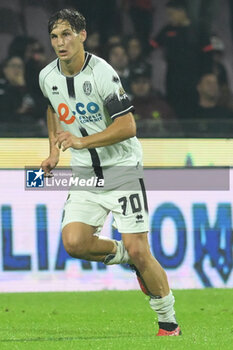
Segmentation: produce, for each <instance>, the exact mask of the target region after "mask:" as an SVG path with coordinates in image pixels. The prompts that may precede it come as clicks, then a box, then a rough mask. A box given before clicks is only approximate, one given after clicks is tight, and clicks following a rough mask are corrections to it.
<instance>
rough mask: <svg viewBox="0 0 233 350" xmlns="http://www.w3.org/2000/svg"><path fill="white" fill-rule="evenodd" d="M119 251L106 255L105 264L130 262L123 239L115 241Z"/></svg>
mask: <svg viewBox="0 0 233 350" xmlns="http://www.w3.org/2000/svg"><path fill="white" fill-rule="evenodd" d="M115 242H116V246H117V247H116V248H117V251H116V253H115V254H109V255H107V256H106V258H105V260H104V263H105V265H114V264H125V263H128V262H129V254H128V252H127V250H126V249H125V246H124V244H123V241H115Z"/></svg>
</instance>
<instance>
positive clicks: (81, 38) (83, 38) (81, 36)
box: [79, 29, 87, 43]
mask: <svg viewBox="0 0 233 350" xmlns="http://www.w3.org/2000/svg"><path fill="white" fill-rule="evenodd" d="M79 34H80V42H81V43H84V41H85V40H86V38H87V32H86V30H85V29H83V30H81V32H80V33H79Z"/></svg>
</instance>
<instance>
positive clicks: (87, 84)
mask: <svg viewBox="0 0 233 350" xmlns="http://www.w3.org/2000/svg"><path fill="white" fill-rule="evenodd" d="M83 91H84V93H85V94H86V95H87V96H89V95H90V94H91V92H92V86H91V83H90V81H85V82H84V83H83Z"/></svg>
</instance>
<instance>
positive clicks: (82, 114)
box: [58, 102, 103, 125]
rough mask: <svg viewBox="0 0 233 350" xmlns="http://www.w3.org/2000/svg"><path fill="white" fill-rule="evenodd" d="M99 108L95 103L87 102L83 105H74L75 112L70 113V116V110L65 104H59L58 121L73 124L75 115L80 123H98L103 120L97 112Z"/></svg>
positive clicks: (80, 103) (79, 103)
mask: <svg viewBox="0 0 233 350" xmlns="http://www.w3.org/2000/svg"><path fill="white" fill-rule="evenodd" d="M99 110H100V107H99V106H98V104H97V103H95V102H89V103H87V104H86V105H84V104H83V103H82V102H78V103H76V111H72V115H71V116H70V110H69V107H68V106H67V104H65V103H60V104H59V106H58V114H59V120H61V121H62V122H64V123H66V124H68V125H69V124H73V123H74V121H75V119H76V118H75V115H76V114H78V119H79V121H80V123H82V124H83V123H88V122H98V121H100V120H102V119H103V117H102V115H101V113H100V112H99Z"/></svg>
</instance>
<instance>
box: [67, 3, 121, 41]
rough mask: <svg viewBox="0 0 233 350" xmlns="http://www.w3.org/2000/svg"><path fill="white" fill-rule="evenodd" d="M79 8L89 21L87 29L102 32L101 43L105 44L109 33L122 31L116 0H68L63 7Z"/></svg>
mask: <svg viewBox="0 0 233 350" xmlns="http://www.w3.org/2000/svg"><path fill="white" fill-rule="evenodd" d="M70 6H71V7H73V8H76V9H77V10H79V11H80V12H81V13H82V14H83V15H84V17H85V18H86V22H87V31H88V32H89V31H90V32H93V31H97V32H98V33H99V34H100V42H101V45H103V44H105V43H106V41H107V38H108V37H109V35H111V34H113V33H112V32H114V33H117V32H120V29H121V23H120V15H119V10H118V7H117V1H116V0H95V1H93V0H79V1H77V0H66V1H64V6H63V7H70Z"/></svg>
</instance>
